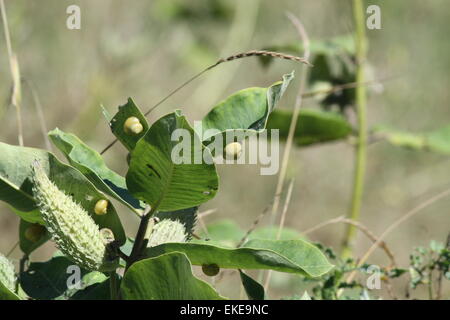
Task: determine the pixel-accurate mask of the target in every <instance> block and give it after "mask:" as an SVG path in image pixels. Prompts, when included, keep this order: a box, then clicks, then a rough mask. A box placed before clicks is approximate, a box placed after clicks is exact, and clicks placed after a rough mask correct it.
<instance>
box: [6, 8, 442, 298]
mask: <svg viewBox="0 0 450 320" xmlns="http://www.w3.org/2000/svg"><path fill="white" fill-rule="evenodd" d="M5 2H6V7H7V14H8V19H9V27H10V32H11V38H12V45H13V49H14V50H15V51H16V53H17V55H18V59H19V64H20V67H21V72H22V76H23V77H24V78H25V79H27V80H29V81H32V82H33V83H34V85H35V86H36V88H37V94H38V95H39V98H40V100H41V103H42V105H43V108H44V112H45V118H46V121H47V126H48V128H49V129H53V128H54V127H59V128H61V129H63V130H65V131H70V132H73V133H75V134H77V135H78V136H79V137H80V138H82V139H84V140H85V141H86V142H87V143H88V144H89V145H90V146H91V147H93V148H94V149H96V150H99V151H100V150H101V149H103V147H104V146H105V145H106V144H107V143H108V142H110V140H111V138H112V135H111V133H110V131H109V128H108V125H107V122H106V121H105V120H104V118H103V116H102V114H101V110H100V105H104V106H105V108H106V109H108V110H109V111H110V113H114V110H116V108H117V106H118V105H120V104H123V103H124V102H125V101H126V99H127V97H133V98H134V99H135V101H136V103H137V104H138V105H139V106H140V107H141V108H142V109H147V108H148V107H150V106H151V105H152V104H154V103H155V102H156V101H158V100H159V99H161V98H162V97H164V96H165V95H166V94H167V93H168V92H169V91H170V90H172V89H174V88H175V87H176V86H178V85H179V84H180V83H182V82H183V81H185V80H186V79H187V78H189V77H190V76H192V75H193V74H195V73H196V72H198V71H200V70H201V69H203V68H204V67H206V66H208V65H210V64H212V63H214V62H215V61H216V60H217V59H218V58H219V57H224V56H228V55H231V54H234V53H237V52H241V51H246V50H251V49H261V48H264V47H266V46H268V45H274V44H284V43H285V42H291V43H292V42H293V41H296V39H297V35H296V32H295V30H294V28H293V27H292V26H291V24H290V23H289V21H288V20H287V19H286V17H285V15H284V13H285V11H286V10H289V11H291V12H292V13H294V14H295V15H297V16H299V17H300V18H301V20H302V22H303V24H304V25H305V27H306V29H307V31H308V33H309V36H310V38H312V39H318V40H319V39H328V38H332V37H335V36H339V35H344V34H348V33H349V32H351V31H352V19H351V7H350V1H347V0H338V1H336V0H314V1H312V0H309V1H308V0H295V1H293V0H278V1H269V0H259V1H258V0H246V1H239V0H226V1H225V0H224V1H206V0H198V1H187V0H176V1H174V0H170V1H167V0H155V1H144V0H134V1H132V2H130V1H118V0H97V1H88V0H85V1H80V0H79V1H77V0H71V1H66V0H45V1H44V0H41V1H29V0H15V1H8V0H6V1H5ZM70 4H77V5H79V6H80V7H81V19H82V22H81V30H68V29H67V28H66V18H67V15H66V13H65V12H66V8H67V6H68V5H70ZM370 4H378V5H380V7H381V10H382V30H374V31H368V36H369V39H370V51H369V61H370V64H371V66H372V69H373V77H376V78H384V77H390V76H398V78H396V79H394V80H390V81H387V82H384V83H383V87H384V88H383V91H382V92H378V93H375V92H372V93H371V95H370V97H369V123H370V124H371V125H373V124H377V123H384V124H389V125H392V126H394V127H397V128H399V129H406V130H411V131H426V130H431V129H433V128H436V127H438V126H440V125H445V124H447V123H449V122H450V121H449V120H450V108H449V104H448V102H449V94H450V93H449V90H448V88H449V87H450V78H449V73H448V70H450V58H449V57H450V43H449V41H448V21H449V20H450V11H449V10H445V8H446V7H447V6H448V0H433V1H420V0H408V1H405V0H404V1H375V0H373V1H370ZM1 39H2V43H1V47H0V74H1V77H0V102H1V103H0V117H1V120H2V126H1V128H0V140H1V141H2V142H7V143H10V144H17V130H16V122H15V111H14V110H13V109H11V108H7V105H8V99H9V95H10V88H11V77H10V74H9V65H8V59H7V54H6V47H5V45H4V41H3V39H4V38H3V30H2V37H1ZM292 69H296V70H297V72H298V71H299V66H298V65H297V64H295V63H292V62H287V61H275V62H274V63H273V64H272V65H271V67H270V68H269V69H268V70H263V69H262V68H261V67H260V65H259V63H258V61H257V59H254V58H249V59H245V60H239V61H234V62H231V63H227V64H223V65H221V66H219V67H218V68H216V69H214V70H212V71H210V72H209V73H207V74H206V75H205V76H203V77H202V78H201V79H200V80H197V81H196V82H194V83H192V84H190V85H189V86H188V87H187V88H185V89H184V90H182V91H181V92H180V93H179V94H177V95H176V96H174V97H173V98H171V99H170V100H169V101H168V102H167V103H165V104H164V105H163V106H161V107H160V108H159V109H158V110H157V111H156V112H154V113H152V115H151V117H150V119H149V120H150V121H154V120H155V119H157V118H158V117H159V116H161V115H163V114H165V113H167V112H169V111H171V110H173V109H175V108H181V109H183V111H184V113H185V114H187V116H188V118H189V119H190V120H197V119H201V117H202V116H203V115H204V114H205V113H206V112H207V111H208V110H209V109H210V108H211V107H212V106H213V105H214V104H215V103H216V102H218V101H219V100H221V99H223V98H225V97H226V96H227V95H229V94H231V93H233V92H234V91H236V90H239V89H242V88H245V87H250V86H267V85H269V84H271V83H273V82H274V81H277V80H278V79H280V77H281V75H282V74H284V73H287V72H290V71H291V70H292ZM297 81H298V77H297ZM297 81H296V82H295V83H294V85H293V86H292V88H291V89H290V90H289V93H288V94H287V96H286V97H285V98H283V100H282V102H281V105H282V106H283V107H288V108H290V107H292V106H293V103H294V99H295V94H296V89H295V87H296V85H298V82H297ZM23 100H24V101H23V114H22V116H23V121H24V128H25V136H24V140H25V144H26V145H27V146H33V147H44V138H43V137H42V135H41V134H40V131H39V125H38V120H37V115H36V112H35V108H34V104H33V100H32V97H31V93H30V91H29V90H28V89H27V87H26V86H24V87H23ZM305 106H307V107H314V106H316V105H315V102H314V101H313V100H306V101H305ZM57 154H58V153H57ZM58 155H59V156H60V154H58ZM125 157H126V152H125V150H124V148H123V147H121V146H119V145H116V146H115V147H114V148H113V149H112V150H110V151H109V152H108V153H107V154H106V159H107V162H108V164H109V165H110V167H111V168H113V169H115V170H117V171H118V172H119V173H121V174H124V173H125V172H126V161H125ZM60 159H62V157H60ZM448 160H449V159H448V157H444V156H438V155H434V154H426V153H419V152H414V151H408V150H404V149H396V148H394V147H392V146H390V145H387V144H386V143H383V142H381V143H376V144H373V145H372V146H370V147H369V150H368V168H367V180H366V189H365V194H364V203H363V209H362V222H363V223H364V224H365V225H367V226H368V227H369V228H370V229H371V230H372V231H373V232H374V233H375V234H381V233H382V232H383V230H384V229H385V228H386V227H387V226H389V225H390V224H391V223H392V222H393V221H394V220H396V219H397V218H398V217H400V216H401V215H403V214H404V213H405V212H406V211H407V210H409V209H411V208H412V207H413V206H415V205H416V204H418V203H420V202H421V201H423V200H424V199H426V198H427V197H429V196H431V195H433V194H435V193H437V192H439V191H440V190H442V189H444V188H445V187H448V186H449V185H450V183H449V178H450V170H449V165H450V162H449V161H448ZM352 164H353V156H352V147H351V146H350V145H349V144H348V143H345V142H340V143H333V144H327V145H322V146H316V147H310V148H304V149H296V150H294V152H293V154H292V161H291V164H290V167H289V175H290V177H295V187H294V192H293V199H292V201H291V204H290V208H289V211H288V217H287V225H288V226H289V227H292V228H295V229H297V230H299V231H301V230H305V229H307V228H309V227H312V226H315V225H317V224H318V223H320V222H322V221H325V220H327V219H331V218H333V217H336V216H340V215H343V214H346V213H347V211H348V206H349V198H350V190H351V181H352ZM219 174H220V176H221V188H220V192H219V193H218V195H217V197H216V198H215V199H214V200H213V201H211V202H209V203H208V204H206V205H204V206H203V207H202V210H206V209H209V208H217V211H216V212H215V213H214V214H212V215H210V216H208V217H207V218H206V219H205V220H206V223H208V222H212V221H217V220H220V219H223V218H229V219H234V220H236V221H237V222H238V223H239V225H240V226H241V227H243V228H249V227H250V226H251V224H252V223H253V221H254V219H255V218H256V217H257V216H258V215H259V214H260V213H261V212H262V211H263V210H264V208H265V207H266V206H267V205H268V204H269V202H270V199H271V198H272V197H273V194H274V190H275V186H276V178H277V177H276V176H260V175H259V168H258V166H229V167H225V166H220V168H219ZM449 205H450V199H446V200H442V201H440V202H439V203H436V204H435V205H433V206H432V207H430V208H427V209H425V210H424V211H423V212H422V213H421V214H420V215H418V216H416V217H414V218H413V219H411V220H409V221H407V222H406V223H405V224H403V225H401V226H400V227H399V228H397V229H396V230H395V232H394V233H392V234H390V235H389V237H388V238H387V239H386V241H387V243H388V245H389V246H390V247H391V248H392V250H393V251H394V253H395V254H396V257H397V260H398V262H399V264H400V265H403V266H405V265H407V263H408V255H409V253H410V252H411V250H412V248H413V247H414V246H419V245H427V244H428V243H429V241H430V240H431V239H436V240H439V241H444V240H445V238H446V236H447V233H448V232H449V231H450V229H449V226H450V215H449V209H448V208H449ZM121 209H122V213H121V217H122V220H123V222H124V224H125V225H126V227H127V229H128V230H130V232H131V231H133V230H135V228H136V219H135V218H134V217H133V215H131V214H128V212H126V210H125V209H124V208H121ZM17 226H18V218H17V217H16V216H14V214H13V213H12V212H11V210H10V209H9V208H7V207H6V206H5V205H4V204H0V237H1V241H0V252H4V253H5V252H7V251H9V249H10V248H11V247H12V246H13V245H14V243H15V242H16V241H17ZM343 230H344V226H343V225H333V226H329V227H326V228H323V229H320V230H318V231H317V232H315V233H313V234H311V239H312V240H314V241H320V242H323V243H324V244H326V245H328V246H331V247H333V248H335V249H339V246H340V241H341V237H342V234H343ZM369 245H370V242H369V241H368V240H367V239H366V238H365V237H364V236H363V235H359V236H358V242H357V246H356V253H357V254H362V253H364V252H365V250H367V248H368V247H369ZM51 249H52V248H51V246H50V245H46V246H44V247H43V248H41V249H39V250H38V251H36V252H35V253H34V254H33V255H32V258H33V259H35V260H45V259H47V258H48V257H49V256H50V255H51ZM19 257H20V252H19V250H16V251H14V253H13V254H12V258H14V259H18V258H19ZM370 262H372V263H378V264H381V265H385V264H387V260H386V258H385V256H384V255H383V253H382V252H377V253H376V254H375V255H374V256H373V257H372V258H371V259H370ZM273 278H274V285H273V286H272V287H273V288H274V293H273V296H274V297H277V296H281V295H282V294H289V293H299V292H298V290H299V288H298V286H297V287H296V282H295V281H294V282H293V281H291V280H292V276H288V277H286V276H281V275H278V276H275V277H273ZM233 279H234V280H233V281H237V277H233ZM230 284H231V285H230ZM236 284H237V282H236ZM218 285H219V287H220V288H221V289H222V290H223V293H224V294H231V295H233V296H236V294H237V293H236V289H235V287H233V282H227V283H223V281H222V282H221V283H218ZM402 285H404V284H402V283H400V284H399V288H400V290H403V289H402V287H401V286H402Z"/></svg>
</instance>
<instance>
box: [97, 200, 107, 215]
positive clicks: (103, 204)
mask: <svg viewBox="0 0 450 320" xmlns="http://www.w3.org/2000/svg"><path fill="white" fill-rule="evenodd" d="M108 205H109V202H108V200H104V199H102V200H98V201H97V203H96V204H95V208H94V212H95V214H96V215H99V216H102V215H104V214H107V213H108Z"/></svg>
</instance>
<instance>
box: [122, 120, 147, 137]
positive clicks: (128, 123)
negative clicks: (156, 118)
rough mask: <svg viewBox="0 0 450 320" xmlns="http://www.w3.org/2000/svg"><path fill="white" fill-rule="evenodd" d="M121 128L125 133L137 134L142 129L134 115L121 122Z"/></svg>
mask: <svg viewBox="0 0 450 320" xmlns="http://www.w3.org/2000/svg"><path fill="white" fill-rule="evenodd" d="M123 130H124V131H125V133H127V134H139V133H141V132H142V130H144V127H143V126H142V124H141V122H140V121H139V119H138V118H136V117H129V118H128V119H127V120H125V123H124V124H123Z"/></svg>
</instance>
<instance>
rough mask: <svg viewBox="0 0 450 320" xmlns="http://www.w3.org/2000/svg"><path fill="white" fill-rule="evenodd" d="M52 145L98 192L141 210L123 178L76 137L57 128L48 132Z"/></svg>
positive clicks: (141, 207)
mask: <svg viewBox="0 0 450 320" xmlns="http://www.w3.org/2000/svg"><path fill="white" fill-rule="evenodd" d="M49 137H50V139H51V140H52V141H53V143H54V145H55V146H56V147H57V148H58V149H59V150H60V151H61V152H62V153H63V154H64V155H65V156H66V158H67V160H68V161H69V162H70V164H71V165H72V166H73V167H75V168H77V169H78V170H80V172H81V173H82V174H84V175H85V176H86V178H88V179H89V180H90V181H91V182H92V183H93V184H94V185H95V186H96V187H97V189H99V190H100V191H103V192H104V193H106V194H108V195H110V196H112V197H114V198H115V199H117V200H119V201H120V202H122V203H123V204H125V205H126V206H128V207H130V208H131V209H132V210H135V209H143V207H144V206H143V205H142V204H140V203H139V200H137V199H135V198H134V197H133V196H132V195H131V194H130V193H129V192H128V189H127V185H126V182H125V178H124V177H122V176H120V175H119V174H117V173H115V172H114V171H112V170H111V169H109V168H108V167H107V166H106V164H105V162H104V160H103V158H102V156H101V155H100V154H99V153H98V152H97V151H95V150H93V149H91V148H90V147H88V146H87V145H86V144H85V143H84V142H83V141H81V140H80V139H79V138H78V137H77V136H75V135H74V134H71V133H65V132H63V131H61V130H59V129H58V128H56V129H55V130H52V131H50V132H49Z"/></svg>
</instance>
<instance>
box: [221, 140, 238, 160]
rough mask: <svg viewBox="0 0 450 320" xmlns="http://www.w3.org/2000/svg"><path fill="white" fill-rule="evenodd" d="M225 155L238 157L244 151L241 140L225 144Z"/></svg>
mask: <svg viewBox="0 0 450 320" xmlns="http://www.w3.org/2000/svg"><path fill="white" fill-rule="evenodd" d="M224 151H225V156H226V158H227V159H234V160H236V159H238V158H239V157H240V156H241V153H242V145H241V144H240V143H239V142H231V143H229V144H227V145H226V146H225V150H224Z"/></svg>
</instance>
